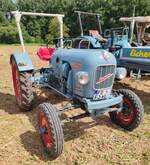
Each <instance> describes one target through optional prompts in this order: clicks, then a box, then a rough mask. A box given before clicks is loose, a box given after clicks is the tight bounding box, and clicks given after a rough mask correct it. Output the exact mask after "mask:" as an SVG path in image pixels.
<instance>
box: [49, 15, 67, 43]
mask: <svg viewBox="0 0 150 165" xmlns="http://www.w3.org/2000/svg"><path fill="white" fill-rule="evenodd" d="M63 35H64V37H69V29H68V27H67V26H66V25H65V24H63ZM56 38H60V25H59V22H58V19H57V18H53V19H51V21H50V23H49V27H48V34H47V35H46V41H47V42H49V43H52V41H53V40H54V39H56Z"/></svg>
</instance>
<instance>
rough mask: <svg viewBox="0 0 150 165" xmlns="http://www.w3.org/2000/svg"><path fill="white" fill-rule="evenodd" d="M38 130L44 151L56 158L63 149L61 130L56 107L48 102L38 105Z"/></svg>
mask: <svg viewBox="0 0 150 165" xmlns="http://www.w3.org/2000/svg"><path fill="white" fill-rule="evenodd" d="M38 110H39V113H38V114H39V115H38V123H39V132H40V136H41V140H42V143H43V146H44V148H45V150H46V152H47V153H48V154H49V155H50V157H51V159H52V160H53V159H56V158H57V157H58V156H59V155H60V154H61V153H62V151H63V143H64V140H63V130H62V126H61V122H60V119H59V117H58V114H57V112H56V109H55V108H54V107H53V106H52V105H51V104H49V103H43V104H40V105H39V106H38Z"/></svg>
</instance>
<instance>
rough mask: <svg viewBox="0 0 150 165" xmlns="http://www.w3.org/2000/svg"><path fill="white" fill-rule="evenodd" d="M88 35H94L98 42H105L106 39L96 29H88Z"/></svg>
mask: <svg viewBox="0 0 150 165" xmlns="http://www.w3.org/2000/svg"><path fill="white" fill-rule="evenodd" d="M89 35H90V36H92V37H95V38H97V39H98V40H99V41H100V42H103V43H106V42H107V39H106V38H103V37H102V36H101V35H100V34H99V32H98V30H89Z"/></svg>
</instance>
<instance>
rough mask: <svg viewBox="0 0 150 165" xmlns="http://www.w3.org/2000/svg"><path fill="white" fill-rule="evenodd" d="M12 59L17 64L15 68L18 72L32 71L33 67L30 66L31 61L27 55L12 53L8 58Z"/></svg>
mask: <svg viewBox="0 0 150 165" xmlns="http://www.w3.org/2000/svg"><path fill="white" fill-rule="evenodd" d="M12 57H13V58H14V59H15V61H16V63H17V67H18V70H19V71H20V72H21V71H31V70H33V69H34V67H33V65H32V61H31V59H30V57H29V55H28V53H26V52H25V53H14V54H12V55H11V57H10V58H12Z"/></svg>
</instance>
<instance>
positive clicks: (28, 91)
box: [11, 58, 34, 111]
mask: <svg viewBox="0 0 150 165" xmlns="http://www.w3.org/2000/svg"><path fill="white" fill-rule="evenodd" d="M11 64H15V65H16V66H17V64H16V61H15V59H14V58H12V59H11ZM16 68H17V67H16ZM17 73H18V79H19V80H18V81H19V90H20V97H21V100H20V101H19V102H18V101H17V99H16V101H17V104H18V106H19V108H20V109H21V110H23V111H29V110H31V109H32V105H33V99H34V95H33V88H32V82H31V76H32V74H31V73H30V72H19V71H18V70H17ZM13 83H14V82H13Z"/></svg>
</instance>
